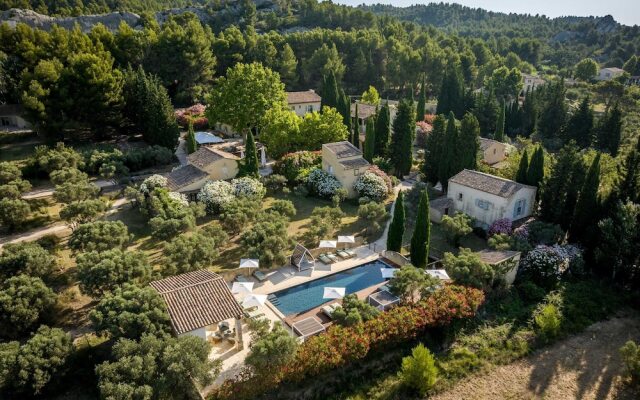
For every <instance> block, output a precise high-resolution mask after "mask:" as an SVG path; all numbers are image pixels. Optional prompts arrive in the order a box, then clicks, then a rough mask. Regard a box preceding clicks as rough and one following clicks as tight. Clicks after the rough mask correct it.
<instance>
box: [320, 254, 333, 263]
mask: <svg viewBox="0 0 640 400" xmlns="http://www.w3.org/2000/svg"><path fill="white" fill-rule="evenodd" d="M318 259H319V260H320V261H322V262H323V263H324V264H327V265H329V264H333V260H331V259H330V258H329V257H327V255H326V254H325V253H322V254H320V255H319V256H318Z"/></svg>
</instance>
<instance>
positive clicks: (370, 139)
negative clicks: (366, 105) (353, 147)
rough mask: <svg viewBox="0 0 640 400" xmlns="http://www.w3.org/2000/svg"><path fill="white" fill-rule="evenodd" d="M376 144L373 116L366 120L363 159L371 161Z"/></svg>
mask: <svg viewBox="0 0 640 400" xmlns="http://www.w3.org/2000/svg"><path fill="white" fill-rule="evenodd" d="M375 145H376V131H375V128H374V125H373V117H371V118H369V119H368V120H367V126H366V129H365V138H364V159H365V160H367V161H369V162H373V155H374V152H375Z"/></svg>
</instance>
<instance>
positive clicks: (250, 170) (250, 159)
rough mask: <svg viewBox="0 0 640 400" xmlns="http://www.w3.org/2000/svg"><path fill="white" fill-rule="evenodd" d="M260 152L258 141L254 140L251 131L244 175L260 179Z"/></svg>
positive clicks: (248, 138)
mask: <svg viewBox="0 0 640 400" xmlns="http://www.w3.org/2000/svg"><path fill="white" fill-rule="evenodd" d="M258 169H259V164H258V152H257V149H256V141H255V140H254V138H253V133H252V132H251V131H249V133H247V142H246V145H245V149H244V163H243V165H242V175H243V176H250V177H252V178H259V177H260V173H259V171H258Z"/></svg>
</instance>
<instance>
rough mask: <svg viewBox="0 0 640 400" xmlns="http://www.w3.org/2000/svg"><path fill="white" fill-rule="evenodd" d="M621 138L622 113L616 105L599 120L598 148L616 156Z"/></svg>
mask: <svg viewBox="0 0 640 400" xmlns="http://www.w3.org/2000/svg"><path fill="white" fill-rule="evenodd" d="M621 137H622V113H621V112H620V107H619V106H618V103H616V104H615V105H614V106H613V108H612V109H611V110H609V111H608V112H607V113H606V114H605V115H604V116H603V117H602V119H601V121H600V124H599V125H598V148H599V149H600V150H602V151H606V152H608V153H610V154H611V156H612V157H615V156H617V155H618V150H619V149H620V140H621Z"/></svg>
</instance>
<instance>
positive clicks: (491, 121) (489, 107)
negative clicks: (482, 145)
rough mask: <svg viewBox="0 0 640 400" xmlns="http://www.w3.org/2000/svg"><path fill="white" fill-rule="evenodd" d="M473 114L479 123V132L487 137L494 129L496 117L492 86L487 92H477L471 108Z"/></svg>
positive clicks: (494, 96) (496, 110)
mask: <svg viewBox="0 0 640 400" xmlns="http://www.w3.org/2000/svg"><path fill="white" fill-rule="evenodd" d="M473 114H474V115H475V116H476V118H477V119H478V123H479V124H480V134H481V135H482V136H483V137H488V136H489V135H490V134H491V133H492V132H495V130H496V120H497V119H498V101H497V100H496V95H495V93H494V91H493V88H490V89H489V92H488V93H487V94H485V93H483V92H482V91H481V92H480V93H479V94H478V96H477V97H476V100H475V106H474V108H473Z"/></svg>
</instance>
